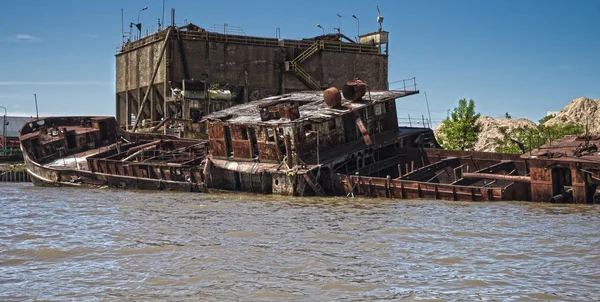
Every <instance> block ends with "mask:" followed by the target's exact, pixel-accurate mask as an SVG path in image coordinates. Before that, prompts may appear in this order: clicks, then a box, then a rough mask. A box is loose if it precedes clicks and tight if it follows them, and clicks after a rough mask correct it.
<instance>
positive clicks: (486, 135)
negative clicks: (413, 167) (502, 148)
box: [434, 97, 600, 152]
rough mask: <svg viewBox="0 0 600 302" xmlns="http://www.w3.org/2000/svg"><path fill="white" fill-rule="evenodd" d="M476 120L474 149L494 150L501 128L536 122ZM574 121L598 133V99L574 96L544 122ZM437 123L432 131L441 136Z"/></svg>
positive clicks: (599, 133)
mask: <svg viewBox="0 0 600 302" xmlns="http://www.w3.org/2000/svg"><path fill="white" fill-rule="evenodd" d="M477 122H478V123H479V124H480V125H481V132H480V133H479V139H478V141H477V143H476V144H475V151H486V152H495V151H496V148H498V145H499V144H498V141H500V140H502V138H503V135H502V131H501V129H505V130H506V131H509V132H510V131H511V130H512V129H515V128H535V127H536V124H535V123H534V122H532V121H530V120H528V119H526V118H516V119H511V118H493V117H490V116H481V117H480V118H479V120H477ZM569 122H572V123H576V124H578V125H581V126H582V127H583V128H584V129H585V126H586V124H587V125H588V131H589V133H590V134H595V135H600V99H596V100H592V99H590V98H586V97H580V98H576V99H574V100H573V101H571V102H570V103H569V104H568V105H567V106H565V108H563V109H562V110H561V111H560V112H559V113H558V114H557V115H556V116H555V117H553V118H551V119H549V120H548V121H546V122H545V123H544V125H547V126H554V125H559V124H565V123H569ZM440 126H441V124H439V125H438V126H437V127H436V128H435V129H434V133H435V135H436V137H438V138H440V137H442V135H441V133H440V131H439V130H440Z"/></svg>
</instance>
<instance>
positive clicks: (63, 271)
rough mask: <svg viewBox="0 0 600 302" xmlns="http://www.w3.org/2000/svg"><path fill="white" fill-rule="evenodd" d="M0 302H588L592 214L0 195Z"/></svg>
mask: <svg viewBox="0 0 600 302" xmlns="http://www.w3.org/2000/svg"><path fill="white" fill-rule="evenodd" d="M0 190H1V192H2V193H1V194H0V300H1V301H20V300H35V299H43V300H75V301H85V300H114V301H124V300H127V301H132V300H133V301H137V300H144V301H164V300H168V301H181V300H183V301H187V300H189V301H196V300H207V301H224V300H242V301H261V300H264V301H272V300H285V301H291V300H294V301H332V300H346V301H365V300H403V301H412V300H423V299H430V300H441V301H447V300H484V301H485V300H488V301H495V300H512V301H528V300H538V301H547V300H560V301H564V300H572V301H582V300H583V301H598V300H600V235H599V232H600V212H599V208H598V207H597V206H573V205H568V206H556V205H547V204H531V203H495V204H492V203H451V202H434V201H394V202H390V201H382V200H378V201H377V200H368V199H363V200H361V199H342V198H339V199H320V200H319V199H294V198H280V197H270V196H266V197H265V196H257V195H238V194H222V195H200V194H181V193H145V192H144V193H141V192H128V191H113V190H79V189H60V188H37V187H32V186H30V185H16V184H1V185H0Z"/></svg>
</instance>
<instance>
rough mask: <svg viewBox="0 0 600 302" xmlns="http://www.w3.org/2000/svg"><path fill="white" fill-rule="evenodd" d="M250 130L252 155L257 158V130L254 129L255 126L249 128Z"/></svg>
mask: <svg viewBox="0 0 600 302" xmlns="http://www.w3.org/2000/svg"><path fill="white" fill-rule="evenodd" d="M248 131H249V132H250V133H249V134H250V145H251V146H252V157H253V158H257V157H258V143H257V141H256V131H255V130H254V128H248Z"/></svg>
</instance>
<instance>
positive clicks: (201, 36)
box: [117, 29, 381, 55]
mask: <svg viewBox="0 0 600 302" xmlns="http://www.w3.org/2000/svg"><path fill="white" fill-rule="evenodd" d="M166 32H167V31H166V30H162V31H159V32H156V33H155V34H152V35H149V36H146V37H144V38H141V39H139V40H135V41H128V42H125V43H123V44H120V45H118V46H117V52H125V51H129V50H132V49H135V48H138V47H141V46H144V45H147V44H150V43H154V42H157V41H161V40H164V37H165V35H166ZM225 32H227V29H225ZM177 34H178V35H179V37H180V38H182V39H185V40H205V41H215V42H229V43H240V44H248V45H258V46H272V47H295V48H300V49H303V48H309V47H311V46H312V45H313V44H314V43H315V41H314V40H289V39H277V38H266V37H252V36H247V35H245V34H231V33H229V32H227V33H225V34H223V31H222V30H221V31H214V32H212V31H204V30H202V31H187V30H180V31H178V33H177ZM318 42H320V47H321V49H323V50H328V51H339V52H358V53H366V54H378V55H380V54H381V52H380V49H379V47H376V46H372V45H368V44H359V43H347V42H341V41H323V40H321V41H318Z"/></svg>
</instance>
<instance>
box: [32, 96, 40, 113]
mask: <svg viewBox="0 0 600 302" xmlns="http://www.w3.org/2000/svg"><path fill="white" fill-rule="evenodd" d="M33 98H34V99H35V116H36V118H37V119H38V120H39V119H40V114H39V113H38V105H37V95H36V94H35V93H34V94H33Z"/></svg>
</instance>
